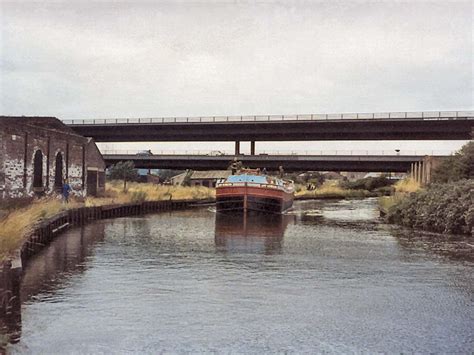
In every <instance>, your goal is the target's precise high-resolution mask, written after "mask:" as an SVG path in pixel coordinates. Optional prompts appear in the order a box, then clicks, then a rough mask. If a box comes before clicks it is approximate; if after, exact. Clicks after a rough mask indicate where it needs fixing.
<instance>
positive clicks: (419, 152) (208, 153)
mask: <svg viewBox="0 0 474 355" xmlns="http://www.w3.org/2000/svg"><path fill="white" fill-rule="evenodd" d="M101 153H102V154H103V155H133V156H136V157H144V158H146V157H149V156H154V155H157V156H160V155H176V156H188V155H192V156H215V157H219V156H221V157H225V156H227V157H234V156H235V154H234V153H232V152H225V151H217V152H216V151H205V150H156V151H155V150H153V151H151V154H150V153H148V151H140V150H101ZM453 153H454V152H453V151H450V150H400V151H398V152H397V151H396V150H297V151H261V152H258V153H257V154H255V156H261V157H265V156H267V155H272V156H274V155H281V156H288V155H296V156H311V155H313V156H314V155H315V156H327V155H336V156H339V155H340V156H347V155H356V156H361V155H370V156H377V155H380V156H395V155H401V156H425V155H435V156H448V155H451V154H453ZM239 155H242V156H250V155H249V154H239Z"/></svg>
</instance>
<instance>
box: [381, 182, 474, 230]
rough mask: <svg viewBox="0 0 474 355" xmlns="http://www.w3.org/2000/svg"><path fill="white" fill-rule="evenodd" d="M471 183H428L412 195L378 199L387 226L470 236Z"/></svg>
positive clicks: (473, 224) (473, 213)
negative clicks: (395, 225)
mask: <svg viewBox="0 0 474 355" xmlns="http://www.w3.org/2000/svg"><path fill="white" fill-rule="evenodd" d="M473 190H474V180H472V179H471V180H460V181H456V182H450V183H444V184H432V185H430V186H428V187H427V188H426V189H419V190H417V191H414V192H408V193H403V192H398V193H396V194H395V195H393V196H390V197H389V198H381V199H380V208H381V213H382V214H383V215H384V217H385V219H386V220H387V222H388V223H392V224H398V225H401V226H404V227H408V228H412V229H417V230H423V231H429V232H435V233H442V234H463V235H473V233H474V203H473V197H472V191H473Z"/></svg>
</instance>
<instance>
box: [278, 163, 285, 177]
mask: <svg viewBox="0 0 474 355" xmlns="http://www.w3.org/2000/svg"><path fill="white" fill-rule="evenodd" d="M278 171H279V172H280V178H282V179H283V175H285V170H283V166H281V165H280V166H279V167H278Z"/></svg>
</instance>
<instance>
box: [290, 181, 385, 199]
mask: <svg viewBox="0 0 474 355" xmlns="http://www.w3.org/2000/svg"><path fill="white" fill-rule="evenodd" d="M373 196H380V195H379V194H378V193H377V192H375V191H368V190H365V189H348V188H345V187H344V186H341V184H340V182H338V181H332V180H328V181H325V182H324V183H323V184H322V185H321V186H319V187H317V188H316V189H314V190H308V189H307V188H306V186H303V185H296V192H295V197H296V198H297V199H311V198H315V199H333V198H334V199H337V198H341V199H342V198H363V197H373Z"/></svg>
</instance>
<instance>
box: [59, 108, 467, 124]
mask: <svg viewBox="0 0 474 355" xmlns="http://www.w3.org/2000/svg"><path fill="white" fill-rule="evenodd" d="M473 118H474V111H420V112H379V113H329V114H298V115H253V116H199V117H158V118H94V119H73V120H63V122H64V123H65V124H68V125H91V124H96V125H109V124H110V125H116V124H156V123H203V122H204V123H205V122H208V123H211V122H265V121H321V120H323V121H324V120H358V119H364V120H367V119H373V120H383V119H424V120H448V119H473Z"/></svg>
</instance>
